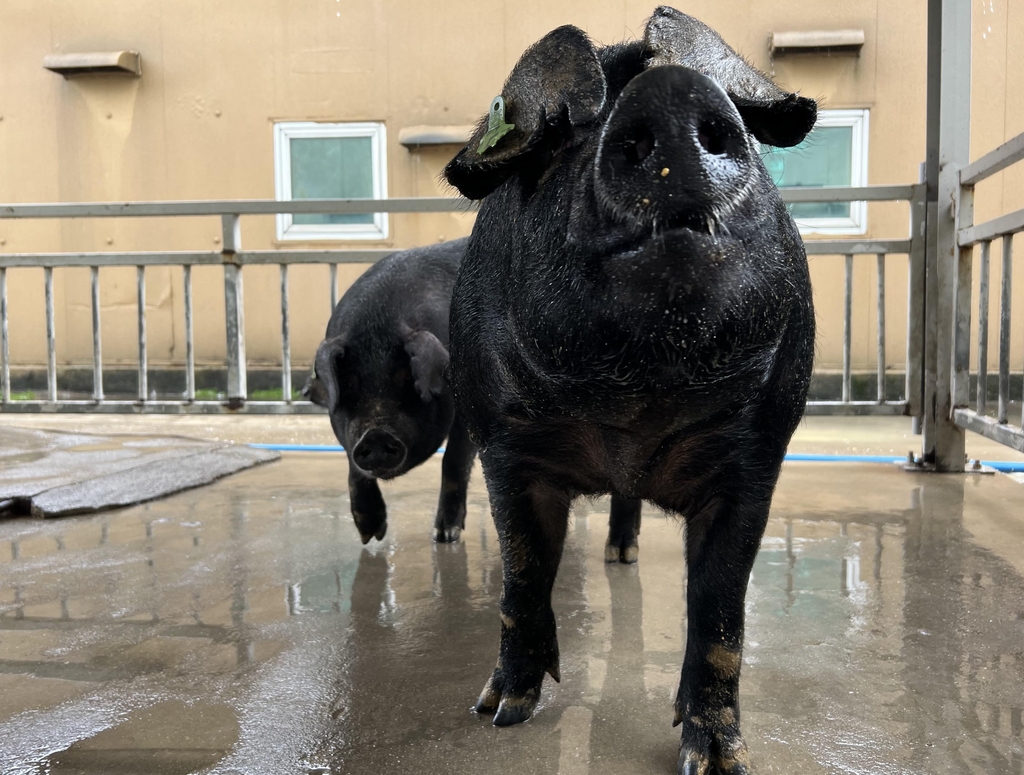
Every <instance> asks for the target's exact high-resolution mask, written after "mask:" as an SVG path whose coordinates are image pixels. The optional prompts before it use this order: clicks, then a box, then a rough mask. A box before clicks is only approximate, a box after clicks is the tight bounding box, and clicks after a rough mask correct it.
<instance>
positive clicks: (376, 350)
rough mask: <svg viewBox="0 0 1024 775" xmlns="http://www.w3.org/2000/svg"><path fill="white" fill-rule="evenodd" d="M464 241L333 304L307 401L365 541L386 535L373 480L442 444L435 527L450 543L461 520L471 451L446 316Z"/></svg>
mask: <svg viewBox="0 0 1024 775" xmlns="http://www.w3.org/2000/svg"><path fill="white" fill-rule="evenodd" d="M465 247H466V240H465V239H460V240H453V241H451V242H445V243H441V244H438V245H433V246H430V247H425V248H418V249H413V250H406V251H402V252H399V253H396V254H394V255H391V256H388V257H387V258H385V259H383V260H382V261H380V262H379V263H377V264H375V265H374V266H372V267H371V268H370V269H369V270H367V271H366V273H365V274H363V275H362V276H361V277H360V278H359V279H358V280H356V281H355V282H354V283H353V284H352V286H351V287H350V288H349V289H348V291H347V292H346V293H345V295H344V296H343V297H342V298H341V300H340V301H339V302H338V306H337V307H335V309H334V312H333V314H332V315H331V319H330V322H329V323H328V324H327V335H326V338H325V339H324V341H323V342H322V343H321V344H320V347H319V349H318V350H317V354H316V361H315V371H314V374H313V376H312V377H311V378H310V381H309V383H308V385H307V390H306V392H307V394H308V395H309V397H310V398H311V400H313V401H314V403H318V404H320V405H322V406H324V407H326V408H327V410H328V412H329V414H330V419H331V427H332V428H333V429H334V434H335V436H337V438H338V441H339V442H341V444H342V446H343V447H344V448H345V452H346V453H347V455H348V460H349V499H350V504H351V508H352V517H353V519H354V520H355V523H356V527H357V528H358V530H359V534H360V536H361V537H362V539H363V543H367V542H368V541H369V540H370V539H371V538H377V539H378V540H379V539H381V538H383V537H384V534H385V532H386V531H387V509H386V506H385V504H384V499H383V497H382V495H381V492H380V487H379V486H378V483H377V480H378V479H393V478H395V477H397V476H400V475H402V474H403V473H405V472H406V471H408V470H409V469H411V468H413V467H415V466H417V465H419V464H420V463H423V462H424V461H425V460H427V459H428V458H429V457H430V456H432V455H433V454H434V453H435V452H436V451H437V449H438V448H439V447H440V446H441V445H442V444H443V443H444V442H445V439H446V438H447V440H448V443H447V448H446V450H445V454H444V459H443V461H442V464H441V471H442V474H441V476H442V481H441V494H440V497H439V501H438V508H437V515H436V518H435V522H434V534H435V538H436V540H438V541H445V542H448V541H455V540H457V539H458V537H459V534H460V532H461V530H462V528H463V527H465V520H466V488H467V486H468V483H469V475H470V470H471V469H472V465H473V458H474V457H475V455H476V449H475V447H474V446H473V444H472V442H470V440H469V438H468V435H467V433H466V428H465V426H464V424H463V423H462V422H461V421H460V420H459V418H458V415H457V413H456V411H455V408H454V404H453V399H452V394H451V389H450V387H449V386H448V382H447V377H446V370H447V367H448V349H447V348H448V313H449V305H450V303H451V295H452V287H453V285H454V283H455V278H456V275H457V273H458V268H459V262H460V261H461V259H462V256H463V253H464V252H465Z"/></svg>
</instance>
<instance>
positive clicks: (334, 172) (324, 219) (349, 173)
mask: <svg viewBox="0 0 1024 775" xmlns="http://www.w3.org/2000/svg"><path fill="white" fill-rule="evenodd" d="M386 149H387V131H386V129H385V127H384V124H382V123H379V122H369V121H365V122H355V121H353V122H345V123H326V122H319V121H282V122H280V123H277V124H275V125H274V181H275V192H276V195H277V198H278V199H279V200H281V201H302V200H318V199H387V198H388V185H387V158H386V157H387V152H386ZM387 236H388V214H387V213H346V214H340V213H331V212H328V213H279V214H278V216H277V238H278V239H279V240H381V239H387Z"/></svg>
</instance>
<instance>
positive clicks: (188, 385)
mask: <svg viewBox="0 0 1024 775" xmlns="http://www.w3.org/2000/svg"><path fill="white" fill-rule="evenodd" d="M182 281H183V283H184V285H185V400H186V401H195V400H196V352H195V332H194V329H193V325H194V324H193V320H192V314H193V309H192V265H191V264H185V265H184V266H183V267H182Z"/></svg>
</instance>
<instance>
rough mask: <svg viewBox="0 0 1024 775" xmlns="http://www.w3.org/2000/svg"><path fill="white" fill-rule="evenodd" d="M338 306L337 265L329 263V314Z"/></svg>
mask: <svg viewBox="0 0 1024 775" xmlns="http://www.w3.org/2000/svg"><path fill="white" fill-rule="evenodd" d="M337 306H338V265H337V264H331V314H332V315H333V314H334V308H335V307H337Z"/></svg>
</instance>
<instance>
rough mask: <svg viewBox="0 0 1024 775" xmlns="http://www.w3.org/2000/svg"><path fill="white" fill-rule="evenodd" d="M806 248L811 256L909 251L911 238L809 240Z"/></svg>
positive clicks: (805, 245) (805, 243)
mask: <svg viewBox="0 0 1024 775" xmlns="http://www.w3.org/2000/svg"><path fill="white" fill-rule="evenodd" d="M804 250H805V251H806V252H807V255H809V256H832V255H836V256H838V255H843V256H848V255H861V254H868V253H870V254H872V255H876V254H878V253H909V252H910V240H906V239H880V240H839V239H834V240H808V241H806V242H804Z"/></svg>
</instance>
